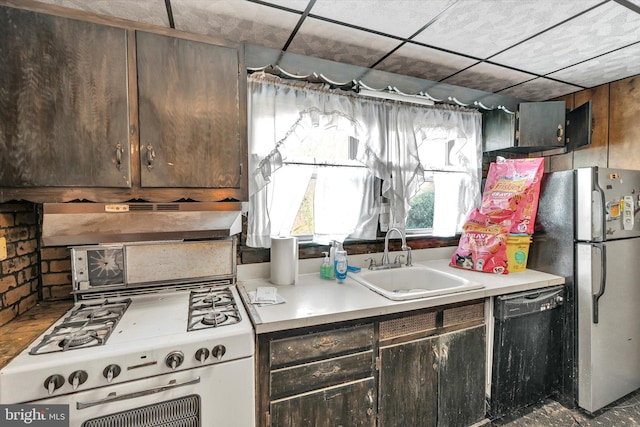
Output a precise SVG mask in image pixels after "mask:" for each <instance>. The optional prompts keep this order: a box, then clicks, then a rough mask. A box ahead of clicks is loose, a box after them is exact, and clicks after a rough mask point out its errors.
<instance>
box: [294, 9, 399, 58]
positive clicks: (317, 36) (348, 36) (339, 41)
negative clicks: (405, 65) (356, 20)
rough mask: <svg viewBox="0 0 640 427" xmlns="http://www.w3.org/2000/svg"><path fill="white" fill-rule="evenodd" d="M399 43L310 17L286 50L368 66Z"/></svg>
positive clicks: (388, 38)
mask: <svg viewBox="0 0 640 427" xmlns="http://www.w3.org/2000/svg"><path fill="white" fill-rule="evenodd" d="M399 44H400V42H399V41H398V40H396V39H392V38H390V37H385V36H380V35H378V34H373V33H369V32H366V31H361V30H358V29H355V28H350V27H343V26H340V25H338V24H334V23H331V22H327V21H322V20H319V19H315V18H307V19H305V20H304V22H303V23H302V26H301V27H300V30H299V31H298V32H297V34H296V35H295V37H294V38H293V41H292V42H291V44H290V45H289V48H288V49H287V51H290V52H293V53H298V54H301V55H308V56H314V57H317V58H323V59H329V60H331V61H337V62H344V63H347V64H353V65H358V66H361V67H368V66H370V65H371V64H373V63H374V62H376V61H377V60H378V59H379V58H381V57H382V56H383V55H385V54H386V53H387V52H389V51H391V50H393V49H395V48H396V47H397V46H398V45H399Z"/></svg>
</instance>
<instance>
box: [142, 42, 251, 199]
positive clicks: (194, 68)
mask: <svg viewBox="0 0 640 427" xmlns="http://www.w3.org/2000/svg"><path fill="white" fill-rule="evenodd" d="M136 47H137V68H138V91H139V92H138V98H139V118H140V161H141V172H140V173H141V184H142V186H143V187H185V188H189V187H191V188H197V187H200V188H239V187H240V186H241V173H242V171H241V163H242V153H243V151H242V145H241V144H242V143H244V142H243V141H241V130H240V126H241V120H240V109H239V96H240V95H239V93H240V92H239V57H238V50H237V49H234V48H230V47H224V46H216V45H211V44H207V43H202V42H196V41H191V40H185V39H180V38H175V37H168V36H164V35H159V34H152V33H146V32H142V31H137V32H136Z"/></svg>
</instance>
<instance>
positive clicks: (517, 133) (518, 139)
mask: <svg viewBox="0 0 640 427" xmlns="http://www.w3.org/2000/svg"><path fill="white" fill-rule="evenodd" d="M516 141H520V131H519V130H517V131H516Z"/></svg>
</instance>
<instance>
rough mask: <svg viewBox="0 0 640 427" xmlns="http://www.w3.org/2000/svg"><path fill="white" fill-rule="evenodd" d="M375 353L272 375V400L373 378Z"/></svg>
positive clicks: (284, 369)
mask: <svg viewBox="0 0 640 427" xmlns="http://www.w3.org/2000/svg"><path fill="white" fill-rule="evenodd" d="M373 367H374V359H373V350H369V351H365V352H362V353H358V354H354V355H350V356H344V357H334V358H332V359H329V360H323V361H320V362H314V363H306V364H304V365H300V366H295V367H292V368H283V369H277V370H274V371H271V380H270V383H271V391H270V394H271V398H272V399H279V398H282V397H286V396H293V395H295V394H300V393H304V392H306V391H310V390H314V389H315V390H317V389H319V388H323V387H329V386H332V385H338V384H340V383H343V382H346V381H353V380H354V379H358V378H366V377H370V376H372V375H373Z"/></svg>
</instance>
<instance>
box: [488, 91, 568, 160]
mask: <svg viewBox="0 0 640 427" xmlns="http://www.w3.org/2000/svg"><path fill="white" fill-rule="evenodd" d="M565 109H566V103H565V102H564V101H550V102H522V103H520V104H518V109H517V111H515V113H511V112H507V111H504V110H500V109H495V110H490V111H485V112H483V114H482V134H483V151H485V152H487V151H498V150H505V151H516V152H525V153H527V152H533V151H543V150H551V149H555V148H561V147H564V145H565V126H566V124H565Z"/></svg>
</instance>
